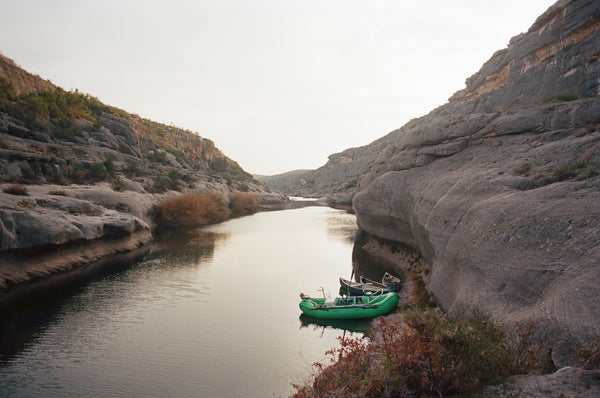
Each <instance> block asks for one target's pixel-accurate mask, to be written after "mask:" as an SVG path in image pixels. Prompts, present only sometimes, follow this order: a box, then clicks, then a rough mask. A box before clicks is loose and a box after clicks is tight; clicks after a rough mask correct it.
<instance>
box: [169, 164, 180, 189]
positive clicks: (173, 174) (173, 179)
mask: <svg viewBox="0 0 600 398" xmlns="http://www.w3.org/2000/svg"><path fill="white" fill-rule="evenodd" d="M180 179H181V174H180V173H179V170H177V169H171V170H169V185H170V186H171V189H177V186H178V185H179V180H180Z"/></svg>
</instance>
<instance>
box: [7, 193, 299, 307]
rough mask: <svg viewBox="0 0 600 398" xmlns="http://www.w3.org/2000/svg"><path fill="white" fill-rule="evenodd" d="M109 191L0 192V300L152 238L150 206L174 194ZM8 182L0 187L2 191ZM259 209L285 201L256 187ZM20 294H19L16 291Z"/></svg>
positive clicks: (266, 208) (137, 246) (127, 249)
mask: <svg viewBox="0 0 600 398" xmlns="http://www.w3.org/2000/svg"><path fill="white" fill-rule="evenodd" d="M126 184H127V185H128V186H131V187H132V189H131V190H126V191H124V192H117V191H114V190H113V189H112V188H111V187H110V185H109V184H108V183H99V184H96V185H86V186H82V185H69V186H60V185H27V186H24V189H25V190H26V193H27V194H26V195H14V194H10V193H6V192H0V203H2V205H1V206H0V301H6V300H8V299H9V297H10V296H11V294H10V293H11V291H13V290H15V288H16V287H19V290H23V289H22V288H23V287H24V286H27V285H31V284H35V283H37V282H39V281H40V280H43V279H49V278H50V277H52V276H56V275H61V274H66V273H69V272H72V271H74V270H77V269H80V268H82V267H85V266H86V265H88V264H90V263H93V262H97V261H98V260H101V259H106V258H110V257H111V256H113V255H115V254H118V253H123V252H128V251H134V250H135V249H138V248H140V247H142V246H144V245H146V244H148V243H149V242H151V241H152V240H153V235H152V234H153V231H154V229H155V227H156V226H155V225H154V222H153V218H152V212H153V208H154V206H155V205H156V204H158V203H159V202H160V201H161V200H162V199H164V198H166V197H169V196H172V195H176V194H177V192H167V193H164V194H151V193H147V192H144V191H143V190H141V189H135V186H136V185H135V183H134V182H128V183H126ZM8 187H10V185H9V184H4V185H0V190H6V189H7V188H8ZM254 194H255V195H256V196H257V197H258V198H259V200H260V202H261V210H263V211H265V210H273V209H282V208H283V207H284V206H285V203H286V201H287V200H286V199H285V198H284V197H283V196H281V195H279V194H277V193H272V192H271V193H269V192H266V191H264V192H260V191H256V192H254ZM20 294H21V293H20Z"/></svg>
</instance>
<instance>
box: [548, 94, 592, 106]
mask: <svg viewBox="0 0 600 398" xmlns="http://www.w3.org/2000/svg"><path fill="white" fill-rule="evenodd" d="M579 99H583V97H582V96H580V95H577V94H560V95H551V96H549V97H546V98H544V99H543V100H542V104H556V103H559V102H569V101H576V100H579Z"/></svg>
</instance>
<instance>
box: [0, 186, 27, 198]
mask: <svg viewBox="0 0 600 398" xmlns="http://www.w3.org/2000/svg"><path fill="white" fill-rule="evenodd" d="M2 192H4V193H8V194H11V195H21V196H27V195H29V194H28V193H27V188H25V186H24V185H23V184H12V185H10V186H9V187H7V188H4V189H3V190H2Z"/></svg>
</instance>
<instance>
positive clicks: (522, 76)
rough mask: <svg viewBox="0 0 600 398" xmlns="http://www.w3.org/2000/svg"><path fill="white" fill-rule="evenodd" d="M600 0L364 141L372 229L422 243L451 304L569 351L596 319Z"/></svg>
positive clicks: (553, 13) (565, 355)
mask: <svg viewBox="0 0 600 398" xmlns="http://www.w3.org/2000/svg"><path fill="white" fill-rule="evenodd" d="M599 58H600V3H599V2H598V1H590V0H587V1H569V0H560V1H558V2H557V3H556V4H555V5H554V6H552V7H551V8H550V9H548V10H547V12H546V13H544V14H543V15H542V16H540V17H539V18H538V20H537V21H536V22H535V23H534V24H533V25H532V27H531V28H530V29H529V31H528V32H526V33H524V34H521V35H519V36H517V37H515V38H513V39H512V40H511V41H510V44H509V45H508V47H507V48H506V49H504V50H501V51H498V52H496V53H495V54H494V55H493V56H492V58H491V59H490V60H489V61H488V62H486V63H485V64H484V65H483V67H482V68H481V70H480V71H478V72H477V73H476V74H474V75H473V76H471V77H470V78H468V79H467V81H466V88H465V89H464V90H461V91H459V92H457V93H456V94H455V95H454V96H452V98H450V99H449V102H448V103H447V104H445V105H443V106H441V107H439V108H437V109H435V110H433V111H432V112H431V113H429V114H428V115H426V116H423V117H421V118H418V119H414V120H411V121H410V122H409V123H407V124H406V125H405V126H403V127H402V128H400V129H398V130H396V131H393V132H392V133H390V134H388V135H387V136H385V137H383V138H381V139H379V140H377V141H376V142H374V143H372V144H371V145H369V146H366V147H365V149H369V150H370V152H371V160H370V161H369V162H368V165H367V166H366V167H365V170H364V172H363V173H362V174H361V176H360V178H359V181H358V187H357V193H356V195H355V196H354V199H353V207H354V210H355V212H356V216H357V222H358V225H359V226H360V228H361V229H362V230H364V231H365V232H367V233H368V234H369V235H370V236H372V237H375V238H379V239H385V240H387V241H394V242H401V243H403V244H406V245H408V246H410V247H412V248H414V249H416V250H417V251H418V252H419V253H420V254H421V257H422V262H423V263H424V265H425V267H426V268H427V270H428V272H427V277H426V282H427V287H428V289H429V290H430V292H431V293H432V295H433V297H434V299H435V301H436V302H437V303H438V305H440V306H441V307H442V308H443V309H444V310H446V311H448V312H449V313H451V314H453V315H457V316H462V315H468V314H469V313H470V312H471V311H473V310H475V309H480V310H482V311H483V312H485V313H488V314H491V315H492V316H493V317H494V318H496V319H498V320H499V321H501V322H504V323H506V324H511V323H512V322H514V321H519V322H525V321H527V322H529V321H531V322H534V323H536V324H537V325H538V326H539V328H540V330H541V332H543V333H545V334H546V335H547V336H549V337H550V338H551V341H552V342H553V343H554V345H555V349H554V350H553V357H554V359H555V362H556V363H557V364H559V365H560V364H567V363H573V361H574V358H573V355H572V354H573V352H574V350H575V349H576V347H578V346H579V345H580V344H581V343H582V342H584V341H590V340H592V339H594V338H597V337H598V330H600V302H599V301H598V297H600V176H599V172H600V98H599V94H600V62H599Z"/></svg>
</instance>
